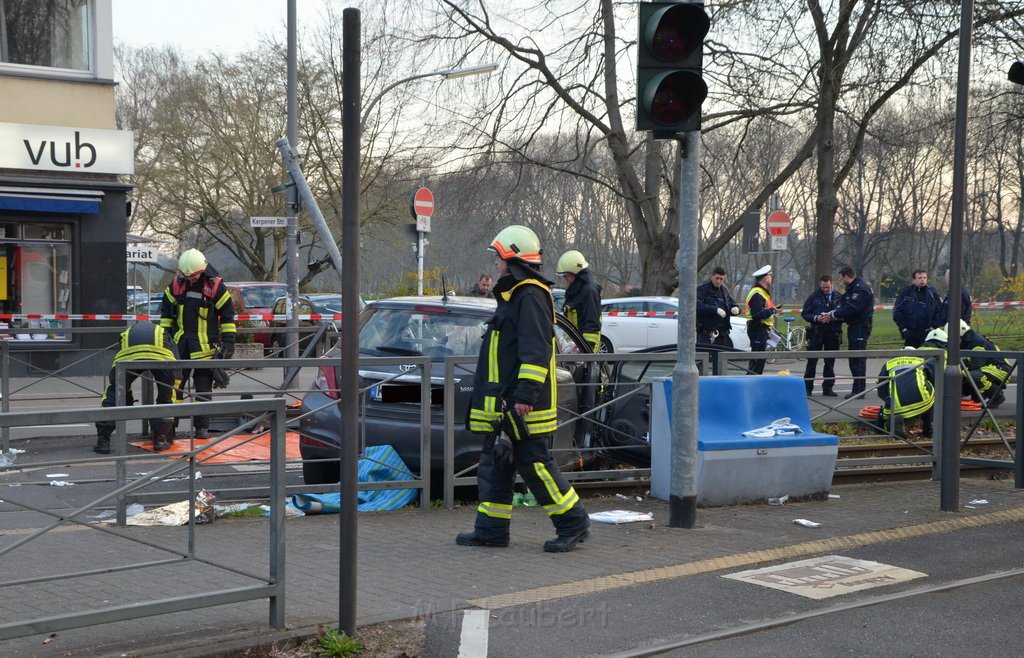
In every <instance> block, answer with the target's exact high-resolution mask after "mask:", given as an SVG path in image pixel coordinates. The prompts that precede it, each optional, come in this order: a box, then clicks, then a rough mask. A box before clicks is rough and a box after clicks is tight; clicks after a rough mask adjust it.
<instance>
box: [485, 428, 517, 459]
mask: <svg viewBox="0 0 1024 658" xmlns="http://www.w3.org/2000/svg"><path fill="white" fill-rule="evenodd" d="M491 456H492V458H493V459H494V465H495V466H504V467H505V468H512V466H513V464H515V449H514V448H513V447H512V439H510V438H509V436H508V434H505V432H503V431H502V430H498V431H497V432H495V433H494V445H493V446H492V447H491Z"/></svg>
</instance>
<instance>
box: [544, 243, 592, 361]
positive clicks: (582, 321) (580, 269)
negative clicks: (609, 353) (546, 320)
mask: <svg viewBox="0 0 1024 658" xmlns="http://www.w3.org/2000/svg"><path fill="white" fill-rule="evenodd" d="M589 267H590V265H589V264H588V263H587V259H586V258H584V257H583V254H581V253H580V252H578V251H576V250H575V249H573V250H571V251H567V252H565V253H564V254H562V257H561V258H559V259H558V265H556V266H555V274H557V275H558V276H560V277H562V279H564V280H565V304H564V305H563V307H562V310H563V312H564V313H565V315H566V317H568V318H569V322H572V323H573V325H574V326H575V327H576V328H577V329H579V330H580V333H581V334H583V339H584V340H586V341H587V343H588V344H589V345H590V346H591V349H592V350H593V351H594V352H599V351H600V347H601V286H599V285H597V284H596V283H594V282H593V281H591V280H590V270H589V269H588V268H589Z"/></svg>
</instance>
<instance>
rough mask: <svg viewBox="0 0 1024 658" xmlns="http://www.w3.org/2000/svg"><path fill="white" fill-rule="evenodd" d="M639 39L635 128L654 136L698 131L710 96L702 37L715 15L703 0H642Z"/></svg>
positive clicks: (662, 137) (670, 135)
mask: <svg viewBox="0 0 1024 658" xmlns="http://www.w3.org/2000/svg"><path fill="white" fill-rule="evenodd" d="M639 9H640V29H639V35H638V38H637V42H638V44H639V45H638V50H639V52H638V53H637V69H636V90H637V91H636V93H637V111H636V129H637V130H650V131H652V132H653V133H654V138H655V139H672V138H674V137H675V136H676V134H677V133H680V132H684V131H688V130H700V106H701V103H703V102H704V99H705V98H707V95H708V86H707V84H705V82H704V79H703V78H702V77H701V66H702V65H703V51H704V37H705V36H707V33H708V29H709V28H710V27H711V19H710V18H708V15H707V12H705V11H704V5H702V4H696V3H688V2H641V3H640V4H639Z"/></svg>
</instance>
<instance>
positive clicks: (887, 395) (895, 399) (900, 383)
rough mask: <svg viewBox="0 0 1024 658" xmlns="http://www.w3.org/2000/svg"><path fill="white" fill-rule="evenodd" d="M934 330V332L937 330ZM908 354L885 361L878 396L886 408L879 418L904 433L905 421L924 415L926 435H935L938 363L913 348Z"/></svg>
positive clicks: (884, 423)
mask: <svg viewBox="0 0 1024 658" xmlns="http://www.w3.org/2000/svg"><path fill="white" fill-rule="evenodd" d="M935 331H939V330H933V331H932V332H931V333H929V334H928V336H931V334H932V333H935ZM904 349H905V350H906V351H907V353H906V354H901V355H900V356H897V357H893V358H891V359H889V360H888V361H886V362H885V365H883V366H882V370H881V371H880V372H879V373H878V382H879V384H882V385H881V386H879V387H878V397H880V398H882V408H881V411H880V412H879V414H878V419H879V420H880V421H881V422H882V425H883V426H884V427H885V428H886V429H891V430H892V431H893V432H894V433H895V434H897V435H898V436H902V435H903V431H902V428H901V427H900V426H901V425H902V421H904V420H909V419H911V418H917V417H918V416H920V417H921V422H922V424H923V434H924V436H926V437H930V436H931V435H932V408H933V407H934V406H935V365H934V363H932V362H931V361H929V360H927V359H925V358H924V357H922V356H919V355H917V354H915V353H914V352H916V351H917V350H915V349H914V348H913V347H906V348H904Z"/></svg>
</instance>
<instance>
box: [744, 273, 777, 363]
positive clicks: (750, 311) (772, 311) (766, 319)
mask: <svg viewBox="0 0 1024 658" xmlns="http://www.w3.org/2000/svg"><path fill="white" fill-rule="evenodd" d="M753 276H754V285H753V286H752V287H751V288H750V292H748V293H747V337H748V338H749V339H750V351H751V352H764V351H765V350H766V349H768V337H769V336H771V333H772V329H773V328H774V327H775V316H776V315H777V314H778V313H779V309H777V308H775V305H774V304H772V292H771V287H772V266H771V265H765V266H764V267H762V268H761V269H759V270H757V271H756V272H754V274H753ZM764 364H765V360H764V359H756V360H754V359H752V360H751V361H750V371H751V372H752V373H753V374H755V375H760V374H761V373H763V372H764Z"/></svg>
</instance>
